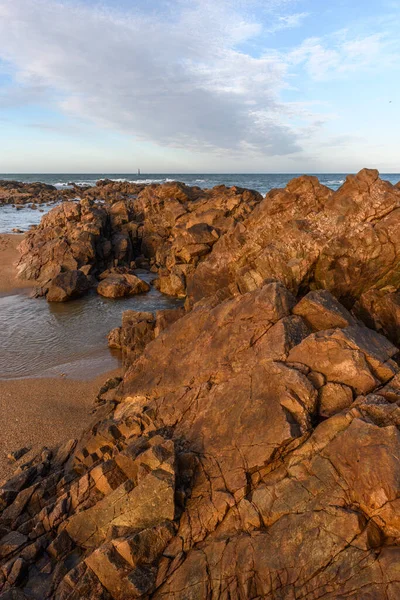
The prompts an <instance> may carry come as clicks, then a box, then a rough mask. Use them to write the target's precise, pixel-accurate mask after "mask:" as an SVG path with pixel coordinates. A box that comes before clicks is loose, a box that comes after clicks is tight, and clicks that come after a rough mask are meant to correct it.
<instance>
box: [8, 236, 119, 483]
mask: <svg viewBox="0 0 400 600" xmlns="http://www.w3.org/2000/svg"><path fill="white" fill-rule="evenodd" d="M23 237H24V234H0V296H8V295H12V294H14V293H18V294H21V293H22V294H23V293H26V292H27V291H28V290H29V289H30V288H32V287H33V285H34V283H32V282H29V281H21V280H19V279H18V278H17V276H16V269H15V265H16V262H17V261H18V258H19V253H18V250H17V247H18V245H19V244H20V242H21V241H22V239H23ZM120 373H121V370H120V369H116V370H113V371H111V372H106V373H103V374H102V375H98V376H97V377H94V378H92V379H89V380H80V379H68V378H64V377H60V376H59V377H51V378H50V377H49V378H26V379H2V380H1V381H0V414H1V417H2V419H1V421H2V428H1V431H0V481H3V480H4V479H7V478H9V477H11V476H12V475H13V473H14V471H15V469H16V468H17V466H18V465H19V464H23V463H25V462H27V461H29V460H30V459H31V458H32V457H33V456H35V454H37V453H38V452H39V451H40V450H41V448H42V447H43V446H44V444H46V445H47V446H48V447H50V448H52V447H54V446H57V445H58V444H61V443H63V442H65V441H67V440H69V439H71V438H76V437H78V436H79V435H80V434H81V432H82V430H83V429H84V428H85V427H87V426H88V425H89V424H90V422H91V420H92V418H93V417H92V414H91V412H92V408H93V407H94V398H95V396H96V394H97V392H98V390H99V388H100V386H101V385H102V384H103V383H104V382H105V381H106V380H107V379H108V378H109V377H114V376H117V375H119V374H120ZM22 447H30V448H31V450H30V451H29V452H28V453H27V454H25V455H24V456H23V457H22V458H21V459H20V460H19V461H18V463H15V462H11V461H9V460H8V459H7V454H8V453H10V452H13V451H15V450H18V449H20V448H22Z"/></svg>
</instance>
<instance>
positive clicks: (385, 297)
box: [354, 289, 400, 345]
mask: <svg viewBox="0 0 400 600" xmlns="http://www.w3.org/2000/svg"><path fill="white" fill-rule="evenodd" d="M354 311H355V312H356V313H357V314H358V315H359V316H360V318H361V319H362V320H363V321H364V323H366V324H367V325H368V327H371V328H372V329H376V331H379V332H380V333H383V334H384V335H386V336H387V337H388V338H389V339H390V340H391V341H392V342H393V343H395V344H397V345H399V344H400V297H399V293H398V292H397V291H396V292H393V291H392V292H389V291H387V290H375V289H373V290H369V291H368V292H366V293H365V294H363V295H362V296H361V298H360V299H359V301H358V302H357V303H356V305H355V307H354Z"/></svg>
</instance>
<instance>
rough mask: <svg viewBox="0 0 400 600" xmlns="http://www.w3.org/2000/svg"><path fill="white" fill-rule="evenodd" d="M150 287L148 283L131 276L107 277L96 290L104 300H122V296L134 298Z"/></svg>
mask: <svg viewBox="0 0 400 600" xmlns="http://www.w3.org/2000/svg"><path fill="white" fill-rule="evenodd" d="M149 289H150V286H149V284H148V283H146V282H145V281H143V280H142V279H139V277H136V275H132V274H128V273H127V274H124V275H118V274H117V275H109V276H108V277H106V278H105V279H102V280H101V281H100V283H99V284H98V286H97V288H96V290H97V293H98V294H100V296H105V297H106V298H122V297H124V296H134V295H136V294H143V293H144V292H148V291H149Z"/></svg>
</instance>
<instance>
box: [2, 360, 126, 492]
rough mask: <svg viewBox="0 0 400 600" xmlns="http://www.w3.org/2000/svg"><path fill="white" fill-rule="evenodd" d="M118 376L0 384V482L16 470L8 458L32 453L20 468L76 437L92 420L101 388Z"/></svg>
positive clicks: (5, 381) (21, 460) (26, 457)
mask: <svg viewBox="0 0 400 600" xmlns="http://www.w3.org/2000/svg"><path fill="white" fill-rule="evenodd" d="M118 374H120V372H119V371H114V372H111V373H107V374H104V375H101V376H99V377H97V378H96V379H92V380H90V381H81V380H79V381H77V380H72V379H64V378H61V377H60V378H52V379H50V378H49V379H19V380H3V381H0V414H1V424H2V427H1V429H0V481H2V480H3V479H5V478H8V477H10V476H11V475H12V474H13V472H14V470H15V469H16V467H17V464H16V463H15V462H10V461H9V460H8V459H7V454H8V453H9V452H13V451H15V450H18V449H19V448H21V447H24V446H27V447H31V451H30V452H29V453H28V454H26V455H25V456H24V457H22V458H21V459H20V461H18V464H22V463H24V462H26V461H27V460H29V459H30V458H32V457H33V456H34V455H35V454H36V453H37V452H39V451H40V450H41V448H42V447H43V446H44V445H46V446H47V447H49V448H52V447H54V446H57V445H58V444H61V443H62V442H65V441H67V440H69V439H71V438H76V437H79V435H80V433H81V432H82V430H83V429H84V428H85V427H87V426H88V425H89V423H90V422H91V420H92V418H93V416H92V414H91V411H92V409H93V408H94V399H95V397H96V394H97V392H98V391H99V388H100V387H101V385H102V384H103V383H104V382H105V381H106V380H107V379H108V378H109V377H113V376H116V375H118Z"/></svg>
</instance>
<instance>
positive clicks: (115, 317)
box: [0, 274, 180, 379]
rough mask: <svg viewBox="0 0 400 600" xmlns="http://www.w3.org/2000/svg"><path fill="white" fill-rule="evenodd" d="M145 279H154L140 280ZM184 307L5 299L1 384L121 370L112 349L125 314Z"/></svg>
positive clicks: (152, 300)
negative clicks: (109, 337)
mask: <svg viewBox="0 0 400 600" xmlns="http://www.w3.org/2000/svg"><path fill="white" fill-rule="evenodd" d="M140 277H142V278H143V279H147V280H149V279H151V276H149V274H147V275H146V276H144V275H143V274H140ZM179 304H180V302H179V301H178V300H176V299H174V298H169V297H168V296H164V295H163V294H160V293H159V292H158V291H157V290H156V289H155V288H154V287H152V288H151V291H150V292H149V293H148V294H140V295H138V296H133V297H132V298H126V299H120V300H109V299H107V298H103V297H101V296H98V295H97V294H95V293H92V294H90V295H89V296H86V297H84V298H80V299H78V300H74V301H72V302H66V303H52V304H49V303H48V302H46V301H45V300H43V299H32V298H29V297H27V296H26V295H23V294H18V295H13V296H4V297H2V298H0V379H12V378H19V377H39V376H40V377H43V376H50V377H51V376H59V375H60V374H61V373H65V374H66V375H68V376H73V377H77V378H83V379H89V378H92V377H94V376H96V375H98V374H100V373H103V372H106V371H108V370H111V369H114V368H116V367H117V366H119V359H118V356H117V355H116V354H115V353H111V352H110V350H109V349H108V346H107V339H106V336H107V334H108V332H109V331H110V329H112V328H113V327H118V326H119V325H120V324H121V315H122V312H123V311H124V310H139V311H140V310H141V311H149V312H154V311H156V310H159V309H162V308H174V307H176V306H178V305H179Z"/></svg>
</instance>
